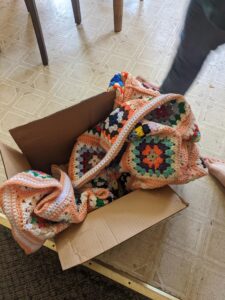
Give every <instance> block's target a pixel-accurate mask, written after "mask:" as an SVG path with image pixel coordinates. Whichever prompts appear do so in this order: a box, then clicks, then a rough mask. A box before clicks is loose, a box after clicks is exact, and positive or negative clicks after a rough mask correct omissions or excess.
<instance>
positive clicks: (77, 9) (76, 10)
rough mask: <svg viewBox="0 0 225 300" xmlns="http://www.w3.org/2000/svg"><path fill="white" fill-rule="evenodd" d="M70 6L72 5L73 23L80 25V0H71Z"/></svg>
mask: <svg viewBox="0 0 225 300" xmlns="http://www.w3.org/2000/svg"><path fill="white" fill-rule="evenodd" d="M71 2H72V7H73V14H74V19H75V23H76V24H77V25H80V23H81V12H80V1H79V0H71Z"/></svg>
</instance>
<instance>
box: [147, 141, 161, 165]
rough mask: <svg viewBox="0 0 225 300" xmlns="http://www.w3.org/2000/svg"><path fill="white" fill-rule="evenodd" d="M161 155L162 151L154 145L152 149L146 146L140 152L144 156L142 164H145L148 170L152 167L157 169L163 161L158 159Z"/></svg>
mask: <svg viewBox="0 0 225 300" xmlns="http://www.w3.org/2000/svg"><path fill="white" fill-rule="evenodd" d="M162 153H163V152H162V150H161V149H159V147H158V146H157V145H154V146H153V147H151V146H149V145H147V146H146V147H145V149H144V150H143V151H142V154H143V155H144V156H145V158H144V159H143V162H144V163H145V164H147V165H148V166H149V167H150V168H152V167H153V166H154V167H155V169H158V168H159V166H160V165H161V163H162V162H163V159H162V158H161V157H160V155H161V154H162Z"/></svg>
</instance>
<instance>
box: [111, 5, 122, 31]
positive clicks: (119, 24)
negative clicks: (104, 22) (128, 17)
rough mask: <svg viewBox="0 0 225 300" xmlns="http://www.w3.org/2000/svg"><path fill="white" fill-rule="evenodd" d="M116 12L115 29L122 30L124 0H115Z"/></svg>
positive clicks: (114, 10) (114, 9) (114, 7)
mask: <svg viewBox="0 0 225 300" xmlns="http://www.w3.org/2000/svg"><path fill="white" fill-rule="evenodd" d="M113 13H114V31H115V32H120V31H121V30H122V20H123V0H113Z"/></svg>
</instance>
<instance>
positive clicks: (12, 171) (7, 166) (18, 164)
mask: <svg viewBox="0 0 225 300" xmlns="http://www.w3.org/2000/svg"><path fill="white" fill-rule="evenodd" d="M0 155H1V159H2V163H3V167H4V170H5V174H6V177H7V178H10V177H12V176H13V175H16V174H17V173H19V172H22V171H25V170H28V169H30V164H29V163H28V161H27V159H26V157H25V156H24V155H23V153H21V152H19V151H17V150H16V149H14V148H12V147H10V146H8V145H6V144H4V143H2V142H0Z"/></svg>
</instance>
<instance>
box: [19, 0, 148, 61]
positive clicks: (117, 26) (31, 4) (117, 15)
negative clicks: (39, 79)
mask: <svg viewBox="0 0 225 300" xmlns="http://www.w3.org/2000/svg"><path fill="white" fill-rule="evenodd" d="M24 1H25V4H26V7H27V10H28V12H29V13H30V16H31V20H32V23H33V27H34V31H35V34H36V38H37V42H38V47H39V50H40V54H41V58H42V62H43V65H44V66H47V65H48V54H47V50H46V46H45V41H44V37H43V32H42V28H41V23H40V19H39V16H38V11H37V7H36V3H35V0H24ZM141 1H143V0H141ZM71 3H72V8H73V14H74V19H75V23H76V24H77V25H79V24H80V23H81V12H80V1H79V0H71ZM113 14H114V31H115V32H120V31H121V30H122V19H123V0H113Z"/></svg>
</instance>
